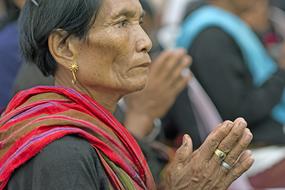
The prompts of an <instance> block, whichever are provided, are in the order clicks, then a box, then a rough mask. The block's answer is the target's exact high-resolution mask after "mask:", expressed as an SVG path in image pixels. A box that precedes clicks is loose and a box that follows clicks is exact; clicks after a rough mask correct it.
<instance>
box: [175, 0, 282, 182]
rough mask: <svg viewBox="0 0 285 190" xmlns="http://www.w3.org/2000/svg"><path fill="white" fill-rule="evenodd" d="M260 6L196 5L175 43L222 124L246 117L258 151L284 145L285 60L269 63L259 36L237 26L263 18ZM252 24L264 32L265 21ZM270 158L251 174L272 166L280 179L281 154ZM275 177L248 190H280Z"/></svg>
mask: <svg viewBox="0 0 285 190" xmlns="http://www.w3.org/2000/svg"><path fill="white" fill-rule="evenodd" d="M258 4H259V5H258ZM263 5H267V2H266V1H263V0H261V1H259V0H255V1H247V0H242V1H241V0H208V1H205V2H201V4H200V6H197V7H196V8H195V9H194V10H191V13H190V14H189V16H188V17H187V18H186V19H185V22H184V23H183V26H182V32H181V34H180V37H179V39H178V46H180V47H184V48H185V49H187V51H188V53H189V54H190V55H191V56H192V57H193V64H192V66H191V70H192V72H193V73H194V75H195V76H196V77H197V79H198V80H199V82H200V83H201V84H202V86H203V88H204V89H205V90H206V92H207V94H208V95H209V97H210V98H211V100H212V101H213V103H214V104H215V106H216V108H217V110H218V111H219V113H220V115H221V117H222V119H231V118H233V117H236V116H242V117H245V118H246V119H247V120H248V122H249V127H250V128H251V129H252V131H253V134H254V139H253V144H254V146H258V147H260V146H266V147H268V145H284V144H285V138H284V137H285V134H284V128H283V126H284V122H285V121H284V119H285V117H284V116H285V112H284V111H285V110H284V98H285V97H284V87H285V64H284V60H283V59H282V58H281V57H280V58H279V59H278V60H277V61H274V59H273V58H271V56H270V55H269V54H268V53H267V50H266V49H265V47H264V45H263V43H262V42H261V40H260V39H259V38H258V36H257V35H256V34H255V33H254V32H253V30H252V29H251V28H249V27H248V25H247V24H246V23H245V22H244V21H243V20H242V18H243V15H245V14H249V11H253V10H255V9H256V8H257V9H258V11H260V12H263V11H264V10H262V7H263ZM255 6H258V7H259V8H260V9H259V8H258V7H255ZM262 16H263V17H264V16H265V17H266V15H263V14H262ZM251 19H252V18H251ZM252 22H253V23H254V22H255V20H253V21H252ZM256 22H257V23H259V25H258V26H257V25H256V27H258V28H261V29H263V27H264V25H266V22H267V21H266V20H265V21H264V20H262V21H261V22H259V21H258V20H257V21H256ZM257 23H255V24H257ZM264 23H265V24H264ZM277 151H279V152H283V148H282V147H281V148H278V149H277ZM270 155H272V156H270V157H268V158H269V160H270V161H269V162H268V163H269V164H268V165H267V164H265V162H256V163H259V164H260V165H262V167H260V165H258V166H257V167H256V168H259V170H258V171H255V174H258V173H259V172H261V171H265V170H266V169H268V168H270V167H271V166H273V165H274V164H276V163H279V165H278V166H277V167H279V169H280V168H281V173H282V172H283V173H284V171H285V170H284V169H285V168H284V166H283V164H284V163H283V158H284V155H285V154H284V153H281V157H280V156H278V158H277V161H276V160H275V161H276V162H275V161H273V160H274V159H273V157H274V156H273V154H270ZM266 157H267V156H266ZM279 161H280V162H281V163H280V162H279ZM263 174H264V173H263ZM278 176H280V175H276V173H274V176H273V177H272V179H269V178H267V179H266V180H264V179H265V178H263V179H262V180H259V182H260V181H262V182H264V183H263V184H261V183H259V182H256V181H254V182H253V183H254V184H253V185H254V186H257V187H266V186H269V187H272V186H279V187H280V186H281V187H284V185H285V184H284V183H282V180H281V179H280V178H278ZM281 176H282V175H281ZM267 177H268V176H267ZM259 179H260V178H259ZM266 183H267V184H266Z"/></svg>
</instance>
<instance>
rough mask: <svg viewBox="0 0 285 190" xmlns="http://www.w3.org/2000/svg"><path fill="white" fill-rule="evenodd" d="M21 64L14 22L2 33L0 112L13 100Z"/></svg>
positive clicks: (0, 49)
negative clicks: (14, 86) (12, 96)
mask: <svg viewBox="0 0 285 190" xmlns="http://www.w3.org/2000/svg"><path fill="white" fill-rule="evenodd" d="M21 62H22V61H21V57H20V49H19V45H18V30H17V23H16V22H14V23H11V24H9V25H7V26H6V27H5V28H4V29H3V30H1V31H0V65H1V69H0V111H1V108H3V107H4V106H6V104H7V103H8V101H9V99H10V98H11V93H12V87H13V83H14V80H15V78H16V75H17V73H18V70H19V68H20V65H21Z"/></svg>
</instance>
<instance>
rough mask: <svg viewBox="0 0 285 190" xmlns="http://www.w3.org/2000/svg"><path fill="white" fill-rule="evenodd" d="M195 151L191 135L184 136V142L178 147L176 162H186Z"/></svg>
mask: <svg viewBox="0 0 285 190" xmlns="http://www.w3.org/2000/svg"><path fill="white" fill-rule="evenodd" d="M192 152H193V143H192V139H191V138H190V136H189V135H187V134H185V135H184V136H183V144H182V145H181V146H180V147H179V148H178V149H177V151H176V154H175V158H174V161H175V162H176V163H184V162H185V161H187V160H188V158H189V157H190V156H191V154H192Z"/></svg>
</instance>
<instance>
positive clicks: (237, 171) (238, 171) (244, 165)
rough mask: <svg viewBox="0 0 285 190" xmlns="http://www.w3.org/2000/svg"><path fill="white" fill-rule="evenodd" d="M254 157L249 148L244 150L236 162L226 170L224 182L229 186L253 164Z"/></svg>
mask: <svg viewBox="0 0 285 190" xmlns="http://www.w3.org/2000/svg"><path fill="white" fill-rule="evenodd" d="M253 162H254V159H253V156H252V153H251V151H250V150H247V151H245V152H244V153H243V154H242V156H241V157H240V158H239V160H238V162H237V164H236V165H235V166H234V167H233V168H232V169H231V170H230V171H229V172H228V174H227V176H226V178H225V180H224V182H225V183H224V184H225V185H226V186H229V185H230V184H232V182H233V181H234V180H236V179H237V178H238V177H240V176H241V175H242V174H243V173H244V172H246V171H247V170H248V169H249V168H250V167H251V166H252V164H253Z"/></svg>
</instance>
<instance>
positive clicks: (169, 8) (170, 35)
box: [158, 0, 199, 49]
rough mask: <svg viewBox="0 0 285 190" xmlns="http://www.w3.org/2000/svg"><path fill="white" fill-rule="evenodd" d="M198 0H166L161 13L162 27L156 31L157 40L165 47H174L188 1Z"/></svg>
mask: <svg viewBox="0 0 285 190" xmlns="http://www.w3.org/2000/svg"><path fill="white" fill-rule="evenodd" d="M194 1H199V0H168V1H167V3H166V6H165V9H164V11H163V15H162V21H161V24H162V28H161V29H160V31H159V32H158V40H159V42H160V43H161V45H162V46H163V47H164V48H166V49H173V48H175V44H176V38H177V35H178V34H179V31H180V30H179V28H180V23H181V21H182V19H183V16H184V14H185V11H186V8H187V5H188V4H189V3H190V2H194Z"/></svg>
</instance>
